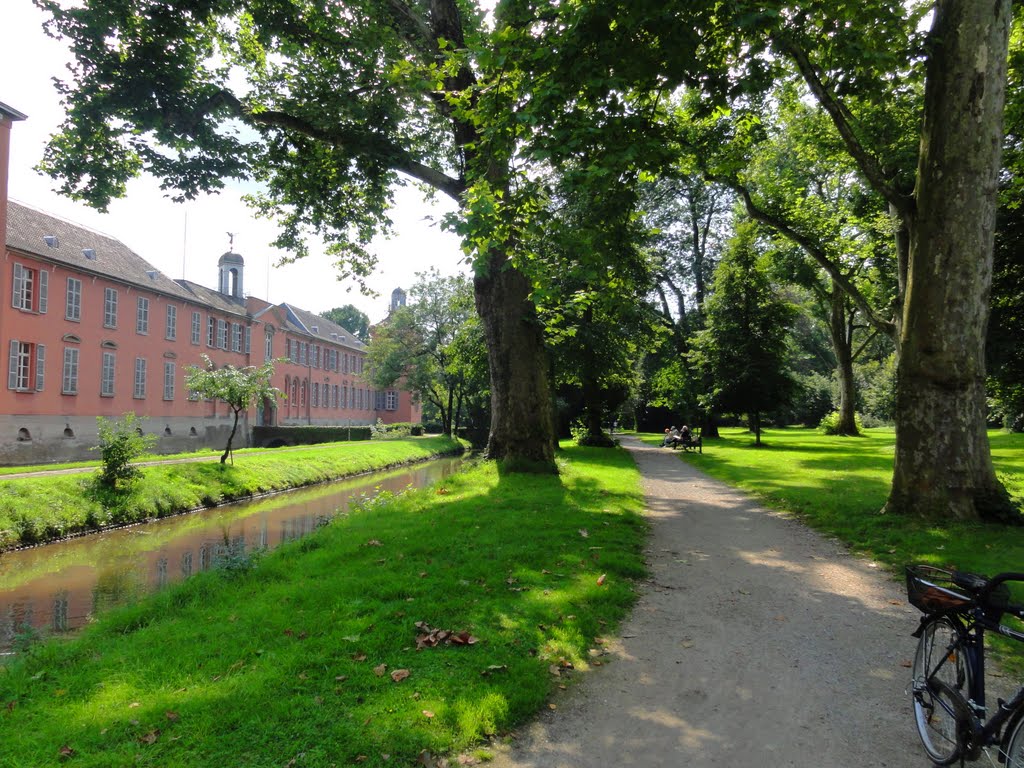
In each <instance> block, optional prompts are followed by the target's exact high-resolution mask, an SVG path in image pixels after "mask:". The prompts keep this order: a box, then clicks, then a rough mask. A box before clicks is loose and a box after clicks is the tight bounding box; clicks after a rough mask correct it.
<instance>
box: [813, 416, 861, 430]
mask: <svg viewBox="0 0 1024 768" xmlns="http://www.w3.org/2000/svg"><path fill="white" fill-rule="evenodd" d="M853 423H854V425H855V426H856V427H857V431H858V432H859V431H860V430H862V429H864V425H863V424H861V422H860V414H859V413H855V414H853ZM838 428H839V411H832V413H830V414H828V415H827V416H826V417H825V418H823V419H822V420H821V423H820V424H818V429H820V430H821V431H822V432H824V433H825V434H826V435H838V434H839V432H838V431H837V430H838Z"/></svg>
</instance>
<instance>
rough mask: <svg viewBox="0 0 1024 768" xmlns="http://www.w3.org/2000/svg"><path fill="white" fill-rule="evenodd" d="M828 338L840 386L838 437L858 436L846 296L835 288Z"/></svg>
mask: <svg viewBox="0 0 1024 768" xmlns="http://www.w3.org/2000/svg"><path fill="white" fill-rule="evenodd" d="M828 329H829V335H830V336H831V337H832V349H833V351H834V352H835V355H836V379H837V380H838V383H839V421H838V422H837V424H836V434H837V435H856V434H859V432H858V430H857V417H856V410H855V408H854V406H855V403H856V389H855V387H854V381H853V338H852V334H851V332H850V324H849V322H847V312H846V294H845V293H843V291H842V290H841V289H840V288H839V287H838V286H836V285H833V286H832V295H831V306H830V308H829V322H828Z"/></svg>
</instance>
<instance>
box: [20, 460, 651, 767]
mask: <svg viewBox="0 0 1024 768" xmlns="http://www.w3.org/2000/svg"><path fill="white" fill-rule="evenodd" d="M641 509H642V500H641V493H640V488H639V482H638V476H637V473H636V470H635V467H633V465H632V461H631V460H630V458H629V456H628V454H626V453H625V452H624V451H620V450H601V449H580V448H571V449H568V450H567V451H566V452H565V459H564V462H563V466H562V472H561V474H560V475H559V476H553V475H552V476H544V475H529V476H520V475H504V476H500V475H499V474H498V472H497V471H496V469H495V467H494V466H493V465H490V464H482V465H480V466H477V467H475V468H474V469H472V470H471V471H469V472H467V473H464V474H460V475H456V476H453V477H449V478H447V479H445V480H444V481H443V485H442V486H441V487H434V488H432V489H426V490H423V491H418V492H413V493H409V494H404V495H402V496H401V497H399V498H398V499H396V500H394V501H393V502H392V503H390V504H388V505H381V504H377V503H373V504H368V505H366V506H365V507H364V508H363V509H361V510H357V511H354V512H353V513H351V514H349V515H348V516H345V517H342V518H336V519H335V521H334V522H332V523H331V524H330V525H328V526H327V527H325V528H323V529H321V530H320V531H318V532H317V533H316V534H314V535H313V536H312V537H309V538H307V539H304V540H302V541H299V542H293V543H290V544H288V545H286V546H285V547H283V548H282V549H280V550H278V551H276V552H275V553H272V554H269V555H267V556H265V557H263V558H260V559H258V560H257V561H256V562H255V563H253V564H252V566H251V567H249V568H247V569H244V570H241V571H239V572H237V573H213V572H205V573H201V574H199V575H197V576H196V577H193V579H191V580H190V581H187V582H184V583H182V584H180V585H176V586H173V587H170V588H168V589H167V590H166V591H165V592H163V593H160V594H158V595H156V596H154V597H153V598H151V599H147V600H144V601H142V602H140V603H139V604H138V605H135V606H132V607H129V608H125V609H121V610H117V611H113V612H111V613H110V614H109V615H106V616H104V617H103V618H101V619H100V621H99V622H98V623H97V625H96V626H94V627H92V628H91V629H90V630H88V631H86V633H85V634H84V635H83V636H82V637H81V638H79V639H77V640H73V641H71V642H69V643H49V644H44V645H42V646H39V647H38V648H37V649H35V650H34V651H32V652H31V653H29V654H28V655H27V656H25V657H22V658H20V659H18V660H17V661H16V662H15V663H13V664H12V665H9V666H8V667H0V701H2V702H9V701H11V702H15V705H14V706H13V707H12V708H11V709H10V710H5V712H4V714H2V715H0V717H2V718H3V721H2V726H3V728H4V729H5V732H6V731H7V730H11V729H13V731H16V732H17V734H18V737H17V740H16V742H15V750H14V751H13V752H11V751H8V750H7V749H6V748H5V750H3V751H0V765H18V766H32V765H50V764H55V763H56V762H58V760H59V754H60V750H61V749H62V747H64V746H67V747H68V748H69V749H71V750H73V751H74V757H73V760H74V763H73V764H75V765H86V766H116V765H126V766H127V765H137V764H142V765H175V766H208V765H221V764H222V765H245V766H281V765H287V764H289V763H290V762H291V761H294V762H292V763H291V764H292V765H294V766H330V765H349V764H360V765H375V766H384V765H389V766H390V765H396V764H397V765H408V764H411V763H412V762H413V761H414V760H415V759H416V756H417V755H419V754H420V752H421V751H422V750H428V751H430V752H431V753H433V754H439V753H447V752H450V751H453V750H461V749H465V748H469V747H471V746H472V745H473V744H474V743H477V742H478V741H479V740H480V739H481V738H482V737H484V736H486V735H490V734H494V733H500V732H502V731H504V730H507V729H509V728H510V727H512V726H513V725H515V724H516V723H518V722H521V721H522V720H523V719H525V718H527V717H529V716H530V715H531V714H532V713H534V712H536V711H537V709H538V708H540V707H541V706H542V705H543V704H544V702H545V701H547V699H548V697H549V696H550V694H551V692H552V690H553V689H554V688H555V687H556V686H557V685H565V684H569V683H571V681H572V679H573V676H574V675H579V674H583V673H584V671H585V670H586V669H587V667H588V664H589V662H590V659H591V658H592V657H591V654H590V651H591V649H592V648H594V647H595V638H596V637H599V636H601V635H603V634H605V633H607V632H611V631H612V630H613V629H614V627H615V625H616V623H617V622H618V621H620V620H621V618H622V617H623V616H624V615H625V613H626V611H627V610H628V609H629V607H630V605H631V604H632V602H633V600H634V596H635V593H634V588H635V578H636V577H637V576H639V575H641V574H643V565H642V541H643V537H644V532H645V525H644V523H643V520H642V518H641V516H640V512H641ZM417 622H425V623H426V624H427V625H429V626H430V627H433V628H437V629H446V630H453V631H456V632H464V633H467V636H472V638H473V640H474V642H472V643H466V644H453V643H441V644H438V645H437V646H435V647H424V648H422V649H417V635H418V634H420V632H421V630H420V629H419V628H418V627H417ZM552 667H554V669H555V670H556V671H557V675H556V674H555V673H553V671H552ZM56 691H62V693H60V694H59V695H58V694H57V693H56ZM133 704H135V705H137V706H133ZM8 755H12V756H13V757H8ZM385 756H387V757H385ZM11 760H14V762H10V761H11ZM5 761H8V762H5Z"/></svg>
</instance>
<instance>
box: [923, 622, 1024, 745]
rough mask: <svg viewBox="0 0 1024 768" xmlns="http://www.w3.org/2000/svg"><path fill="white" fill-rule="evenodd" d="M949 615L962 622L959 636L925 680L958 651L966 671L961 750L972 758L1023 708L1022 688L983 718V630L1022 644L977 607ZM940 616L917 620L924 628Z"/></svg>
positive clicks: (1023, 634) (1022, 634) (1022, 639)
mask: <svg viewBox="0 0 1024 768" xmlns="http://www.w3.org/2000/svg"><path fill="white" fill-rule="evenodd" d="M951 613H955V615H956V616H957V617H958V618H959V619H962V620H964V623H965V631H964V632H963V633H962V634H960V639H959V640H958V641H957V642H954V643H952V644H950V645H949V646H948V647H947V648H946V652H945V653H944V654H943V655H942V658H941V659H940V661H939V663H938V664H936V665H935V667H934V669H932V670H931V671H930V672H929V673H928V678H927V679H928V681H931V679H932V678H933V677H934V676H935V674H936V673H937V672H938V671H939V670H940V669H942V667H943V666H944V665H945V664H946V663H947V662H949V661H950V659H951V658H953V657H954V655H955V652H957V651H959V652H961V653H962V654H963V658H964V663H965V665H966V666H967V667H968V671H969V672H970V675H969V678H970V687H969V689H968V691H967V694H968V696H967V705H968V708H969V710H970V714H971V718H970V723H969V724H970V726H971V732H970V734H969V738H967V739H966V743H965V751H966V752H967V754H968V756H969V757H970V758H972V759H973V757H975V756H977V753H978V752H980V750H981V749H982V748H983V747H987V746H990V745H992V744H994V743H996V742H998V741H999V738H1000V731H1001V730H1002V727H1003V725H1005V724H1006V721H1007V720H1009V719H1010V716H1011V715H1012V714H1013V713H1014V712H1015V711H1016V710H1017V708H1018V707H1020V706H1022V705H1024V686H1022V687H1021V688H1019V689H1018V691H1017V693H1016V694H1015V695H1014V697H1013V698H1012V699H1010V701H1006V702H1004V701H1003V700H1002V699H999V708H998V710H997V711H996V712H995V713H994V714H993V715H992V717H991V718H988V719H987V715H988V710H987V707H986V705H985V631H986V630H990V631H993V632H997V633H999V634H1000V635H1002V636H1004V637H1009V638H1011V639H1013V640H1017V641H1019V642H1024V632H1018V631H1017V630H1014V629H1011V628H1010V627H1007V626H1006V625H1004V624H1001V623H999V621H994V620H992V619H991V618H989V617H988V616H987V615H986V614H985V611H984V610H983V609H982V608H980V607H978V606H975V607H973V608H972V609H971V610H970V612H969V613H966V614H965V613H963V612H951ZM1012 613H1013V614H1014V615H1017V616H1018V618H1024V616H1020V615H1019V614H1018V613H1017V611H1012ZM940 615H942V614H932V615H930V616H926V617H924V618H923V619H922V620H921V626H922V627H924V626H925V625H926V624H927V623H928V622H929V621H931V620H934V619H935V618H936V616H940ZM937 700H938V702H939V703H940V705H941V706H942V708H943V709H945V710H946V711H947V713H948V714H949V715H950V716H951V717H953V718H954V719H955V718H956V717H957V713H956V712H955V711H954V709H953V707H951V706H950V705H949V704H948V703H947V702H946V700H945V699H944V698H942V697H939V698H938V699H937ZM965 735H966V734H965Z"/></svg>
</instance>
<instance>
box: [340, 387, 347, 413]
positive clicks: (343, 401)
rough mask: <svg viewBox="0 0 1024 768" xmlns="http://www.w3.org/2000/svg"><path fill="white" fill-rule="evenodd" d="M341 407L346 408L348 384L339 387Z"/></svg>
mask: <svg viewBox="0 0 1024 768" xmlns="http://www.w3.org/2000/svg"><path fill="white" fill-rule="evenodd" d="M341 407H342V408H348V384H342V385H341Z"/></svg>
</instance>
